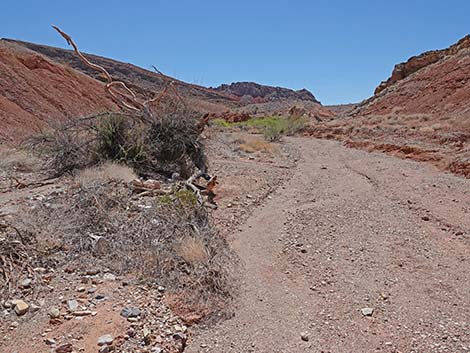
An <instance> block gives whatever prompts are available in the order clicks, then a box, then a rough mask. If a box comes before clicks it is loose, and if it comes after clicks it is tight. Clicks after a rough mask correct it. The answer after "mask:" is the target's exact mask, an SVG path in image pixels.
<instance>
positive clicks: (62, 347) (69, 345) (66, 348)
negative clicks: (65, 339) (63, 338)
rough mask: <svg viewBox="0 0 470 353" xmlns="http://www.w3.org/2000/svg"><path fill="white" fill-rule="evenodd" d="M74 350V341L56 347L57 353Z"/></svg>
mask: <svg viewBox="0 0 470 353" xmlns="http://www.w3.org/2000/svg"><path fill="white" fill-rule="evenodd" d="M71 352H73V346H72V343H65V344H62V345H60V346H59V347H57V348H56V349H55V353H71Z"/></svg>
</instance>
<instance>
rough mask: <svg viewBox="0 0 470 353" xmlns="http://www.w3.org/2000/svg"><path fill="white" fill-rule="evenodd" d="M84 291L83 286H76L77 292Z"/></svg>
mask: <svg viewBox="0 0 470 353" xmlns="http://www.w3.org/2000/svg"><path fill="white" fill-rule="evenodd" d="M84 291H85V287H78V288H77V292H84Z"/></svg>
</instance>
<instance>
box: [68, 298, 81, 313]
mask: <svg viewBox="0 0 470 353" xmlns="http://www.w3.org/2000/svg"><path fill="white" fill-rule="evenodd" d="M67 309H69V311H71V312H73V311H76V310H77V309H78V302H77V301H76V300H75V299H69V300H67Z"/></svg>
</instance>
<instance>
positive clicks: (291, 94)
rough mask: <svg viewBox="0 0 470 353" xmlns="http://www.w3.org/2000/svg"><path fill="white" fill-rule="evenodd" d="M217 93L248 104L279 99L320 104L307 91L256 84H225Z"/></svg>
mask: <svg viewBox="0 0 470 353" xmlns="http://www.w3.org/2000/svg"><path fill="white" fill-rule="evenodd" d="M214 90H215V91H217V92H221V93H225V94H229V95H234V96H237V97H239V98H241V99H242V98H244V99H245V100H246V101H247V102H249V101H250V99H251V100H253V101H255V102H256V101H258V102H261V101H263V102H269V101H276V100H279V99H296V100H302V101H311V102H314V103H319V104H320V102H319V101H318V100H317V99H316V98H315V96H314V95H313V94H312V93H311V92H310V91H308V90H306V89H301V90H298V91H294V90H292V89H288V88H283V87H274V86H265V85H260V84H259V83H255V82H234V83H231V84H223V85H220V86H219V87H216V88H214Z"/></svg>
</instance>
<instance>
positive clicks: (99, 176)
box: [75, 162, 137, 186]
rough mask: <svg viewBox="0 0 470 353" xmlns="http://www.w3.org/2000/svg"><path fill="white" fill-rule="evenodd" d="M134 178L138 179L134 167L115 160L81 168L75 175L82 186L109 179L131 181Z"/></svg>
mask: <svg viewBox="0 0 470 353" xmlns="http://www.w3.org/2000/svg"><path fill="white" fill-rule="evenodd" d="M134 179H137V175H136V174H135V173H134V171H133V170H132V168H130V167H128V166H125V165H122V164H117V163H114V162H105V163H104V164H102V165H100V166H97V167H90V168H86V169H83V170H80V171H79V172H78V174H77V175H76V176H75V181H76V182H77V183H78V184H79V185H80V186H93V185H96V184H100V183H103V182H108V181H122V182H124V183H129V182H131V181H132V180H134Z"/></svg>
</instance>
